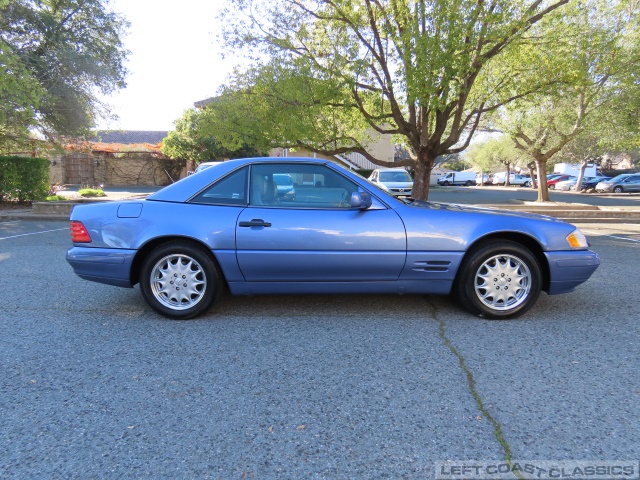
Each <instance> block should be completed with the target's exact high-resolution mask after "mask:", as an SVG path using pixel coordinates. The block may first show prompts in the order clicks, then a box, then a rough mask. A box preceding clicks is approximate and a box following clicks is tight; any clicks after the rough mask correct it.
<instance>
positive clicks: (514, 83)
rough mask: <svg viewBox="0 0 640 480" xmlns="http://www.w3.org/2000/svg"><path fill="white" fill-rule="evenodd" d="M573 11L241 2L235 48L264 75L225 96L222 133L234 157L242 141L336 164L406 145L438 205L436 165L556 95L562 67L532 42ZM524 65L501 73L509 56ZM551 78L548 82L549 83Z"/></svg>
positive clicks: (392, 1) (249, 73) (417, 190)
mask: <svg viewBox="0 0 640 480" xmlns="http://www.w3.org/2000/svg"><path fill="white" fill-rule="evenodd" d="M567 2H568V0H556V1H553V0H552V1H551V2H538V1H535V0H496V1H493V2H477V1H475V0H454V1H453V2H452V1H451V0H425V1H420V2H410V1H406V0H387V1H382V2H366V3H364V4H363V3H362V2H351V1H338V2H326V1H322V0H309V1H308V2H290V1H288V0H269V1H266V0H265V1H253V2H247V1H246V0H232V1H230V2H229V4H230V5H231V6H230V7H229V9H228V10H226V11H224V12H223V14H222V16H223V18H224V21H223V22H222V23H221V24H223V25H224V26H225V29H226V31H225V33H224V38H225V39H226V41H227V46H228V47H231V48H235V49H236V51H237V50H240V51H243V52H246V53H247V54H248V55H249V56H250V58H252V59H253V60H254V62H255V63H254V64H253V65H252V66H251V67H250V68H248V69H246V70H245V71H240V70H238V71H237V72H236V73H235V74H234V75H233V77H232V78H231V81H230V82H229V84H228V85H227V86H226V87H225V88H223V89H222V91H221V92H220V101H219V102H217V104H216V105H215V107H214V109H215V110H216V113H215V115H212V119H211V129H212V131H214V130H216V131H218V132H220V134H221V136H222V138H221V141H222V143H223V145H226V146H229V145H233V144H234V143H235V144H237V142H238V141H239V139H240V138H242V136H248V137H249V138H251V139H252V142H256V144H258V145H260V146H261V148H263V149H264V150H267V149H268V148H271V147H274V146H281V147H295V146H300V147H304V148H307V149H310V150H312V151H316V152H319V153H323V154H327V155H335V154H341V153H347V152H357V153H360V154H362V155H363V156H365V157H366V158H368V159H369V160H371V161H372V162H374V163H377V164H379V165H385V166H398V165H399V164H397V163H396V164H393V163H391V162H383V161H382V160H381V159H379V158H375V157H374V156H373V155H372V154H371V153H370V152H369V151H368V149H367V147H368V145H369V144H370V143H371V140H372V135H379V134H390V135H393V136H394V137H395V138H397V139H400V140H401V141H402V142H403V146H405V147H406V148H407V150H409V151H410V153H411V157H412V159H408V160H403V161H402V162H401V164H402V165H406V166H415V167H416V170H415V171H416V183H415V185H414V196H416V198H419V199H426V198H427V196H428V189H429V180H430V172H431V169H432V168H433V165H434V162H435V161H436V158H438V157H440V156H443V155H448V154H455V153H459V152H462V151H464V150H465V149H466V148H467V146H468V145H469V142H470V140H471V138H472V137H473V134H474V133H475V131H476V129H477V127H478V125H479V122H480V119H481V118H482V116H483V115H485V114H486V113H488V112H492V111H494V110H496V109H498V108H499V107H500V106H501V105H505V104H508V103H509V102H511V101H513V100H515V99H518V98H523V97H526V96H527V95H529V94H530V93H532V92H536V91H539V90H541V89H542V88H545V87H548V86H549V85H551V84H552V83H553V82H554V81H558V80H559V78H560V77H561V76H562V75H561V74H560V72H562V68H560V67H559V65H560V64H555V65H549V66H548V67H547V68H545V69H543V70H542V71H541V70H538V71H537V72H536V71H534V69H533V68H532V67H530V66H529V65H528V64H527V61H528V60H530V59H531V58H532V57H535V56H537V57H540V58H543V57H544V56H543V55H541V54H540V52H539V51H538V50H535V49H532V48H531V45H532V44H534V43H536V42H539V43H542V42H544V41H545V40H546V39H544V38H541V37H534V36H529V35H526V36H525V34H527V33H528V31H529V30H530V29H531V28H532V26H534V25H535V24H536V23H538V22H539V21H541V20H542V19H544V18H545V17H546V16H547V15H548V14H549V13H550V12H553V11H555V10H556V9H559V8H560V7H563V6H564V5H565V4H566V3H567ZM507 53H508V54H509V55H511V56H512V57H513V58H516V59H517V61H515V62H511V63H509V62H506V61H501V57H502V56H504V55H505V54H507ZM541 72H542V73H544V75H540V73H541Z"/></svg>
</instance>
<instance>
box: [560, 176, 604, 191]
mask: <svg viewBox="0 0 640 480" xmlns="http://www.w3.org/2000/svg"><path fill="white" fill-rule="evenodd" d="M610 178H611V177H590V178H589V179H588V180H587V179H586V178H585V179H584V180H583V181H582V187H581V188H580V191H581V192H585V191H587V190H591V189H595V188H596V185H598V183H600V182H604V181H605V180H609V179H610ZM576 185H577V180H576V183H574V184H573V185H572V186H571V188H570V190H575V189H576Z"/></svg>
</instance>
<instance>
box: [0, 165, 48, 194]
mask: <svg viewBox="0 0 640 480" xmlns="http://www.w3.org/2000/svg"><path fill="white" fill-rule="evenodd" d="M48 193H49V160H47V159H45V158H30V157H0V201H18V202H26V201H37V200H43V199H44V198H46V197H47V195H48Z"/></svg>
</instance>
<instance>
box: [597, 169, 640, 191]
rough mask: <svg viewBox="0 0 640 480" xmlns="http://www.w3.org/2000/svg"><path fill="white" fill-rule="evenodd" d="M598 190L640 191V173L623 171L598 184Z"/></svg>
mask: <svg viewBox="0 0 640 480" xmlns="http://www.w3.org/2000/svg"><path fill="white" fill-rule="evenodd" d="M596 192H601V193H611V192H613V193H623V192H640V173H623V174H622V175H618V176H617V177H613V178H611V179H609V180H604V181H602V182H599V183H598V185H596Z"/></svg>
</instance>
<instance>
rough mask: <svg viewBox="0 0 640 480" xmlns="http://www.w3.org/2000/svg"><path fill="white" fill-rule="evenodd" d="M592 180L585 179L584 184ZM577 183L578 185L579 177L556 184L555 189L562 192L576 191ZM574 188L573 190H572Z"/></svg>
mask: <svg viewBox="0 0 640 480" xmlns="http://www.w3.org/2000/svg"><path fill="white" fill-rule="evenodd" d="M590 179H591V177H584V179H583V183H584V182H587V181H589V180H590ZM576 183H578V177H573V178H569V179H567V180H562V181H560V182H558V183H556V185H555V189H556V190H561V191H564V192H566V191H569V190H575V186H576ZM571 187H573V188H571Z"/></svg>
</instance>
